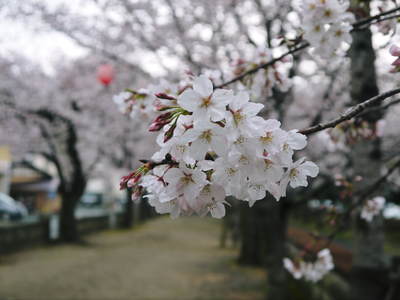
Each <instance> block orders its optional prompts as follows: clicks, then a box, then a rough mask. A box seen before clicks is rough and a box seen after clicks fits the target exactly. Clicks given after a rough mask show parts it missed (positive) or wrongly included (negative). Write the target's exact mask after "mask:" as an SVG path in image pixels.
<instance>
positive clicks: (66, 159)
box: [30, 109, 87, 242]
mask: <svg viewBox="0 0 400 300" xmlns="http://www.w3.org/2000/svg"><path fill="white" fill-rule="evenodd" d="M30 113H31V114H33V115H35V116H37V117H39V118H40V119H42V120H44V121H45V122H43V123H41V124H40V128H41V132H42V135H43V138H44V140H45V141H46V143H47V144H48V148H49V152H50V154H49V155H48V156H47V157H48V158H49V159H50V160H51V161H52V162H53V163H54V164H55V166H56V169H57V172H58V176H59V179H60V185H59V193H60V195H61V200H62V203H61V211H60V239H61V240H62V241H65V242H75V241H77V240H78V239H79V235H78V230H77V224H76V220H75V208H76V205H77V203H78V202H79V199H80V198H81V197H82V195H83V193H84V191H85V188H86V181H87V180H86V175H85V173H84V170H83V164H82V160H81V157H80V155H79V151H78V149H77V146H78V135H77V132H76V128H75V126H74V124H73V123H72V121H71V120H69V119H67V118H65V117H64V116H62V115H60V114H58V113H56V112H52V111H49V110H45V109H41V110H38V111H32V112H30Z"/></svg>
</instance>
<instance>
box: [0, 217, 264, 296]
mask: <svg viewBox="0 0 400 300" xmlns="http://www.w3.org/2000/svg"><path fill="white" fill-rule="evenodd" d="M219 230H220V227H219V224H218V223H217V222H214V221H213V220H208V219H202V218H197V217H196V218H182V219H178V220H174V221H173V220H170V219H169V218H159V219H156V220H154V221H150V222H148V223H146V224H145V225H143V226H142V227H140V228H138V229H135V230H131V231H108V232H103V233H99V234H95V235H92V236H91V237H89V238H88V241H89V244H88V245H87V246H54V247H46V248H39V249H34V250H29V251H25V252H21V253H18V254H15V255H12V256H7V257H5V258H4V257H3V258H2V260H0V300H60V299H63V300H89V299H90V300H92V299H93V300H106V299H107V300H128V299H166V300H167V299H261V298H262V289H263V285H264V280H265V279H264V275H263V272H262V271H261V270H255V269H252V268H242V267H238V266H237V265H236V264H235V263H234V261H235V258H236V255H237V253H236V251H235V250H229V249H219V248H218V234H219Z"/></svg>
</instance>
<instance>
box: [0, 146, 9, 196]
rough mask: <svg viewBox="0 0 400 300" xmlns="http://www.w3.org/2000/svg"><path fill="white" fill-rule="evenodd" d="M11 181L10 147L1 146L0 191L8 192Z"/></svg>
mask: <svg viewBox="0 0 400 300" xmlns="http://www.w3.org/2000/svg"><path fill="white" fill-rule="evenodd" d="M10 181H11V153H10V150H9V148H8V147H6V146H0V193H4V194H8V193H9V191H10Z"/></svg>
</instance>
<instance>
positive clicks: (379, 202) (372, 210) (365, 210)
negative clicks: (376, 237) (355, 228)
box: [360, 196, 386, 222]
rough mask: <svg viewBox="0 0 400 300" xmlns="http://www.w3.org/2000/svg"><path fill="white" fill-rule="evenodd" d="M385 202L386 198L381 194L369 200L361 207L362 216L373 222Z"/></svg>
mask: <svg viewBox="0 0 400 300" xmlns="http://www.w3.org/2000/svg"><path fill="white" fill-rule="evenodd" d="M385 202H386V200H385V198H384V197H381V196H378V197H374V198H372V199H370V200H367V201H366V202H365V204H364V206H363V207H362V209H361V214H360V217H361V218H362V219H364V220H365V221H367V222H371V221H372V220H373V218H374V217H375V216H377V215H379V214H380V212H381V211H382V209H383V207H384V206H385Z"/></svg>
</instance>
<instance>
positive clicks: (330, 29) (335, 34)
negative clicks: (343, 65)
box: [301, 0, 354, 58]
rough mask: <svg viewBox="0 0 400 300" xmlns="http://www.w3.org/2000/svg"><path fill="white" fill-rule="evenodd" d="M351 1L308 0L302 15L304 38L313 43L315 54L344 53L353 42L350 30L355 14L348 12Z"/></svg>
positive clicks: (304, 2)
mask: <svg viewBox="0 0 400 300" xmlns="http://www.w3.org/2000/svg"><path fill="white" fill-rule="evenodd" d="M348 7H349V1H339V0H306V1H303V5H302V8H301V15H302V19H303V30H304V38H305V39H306V40H307V41H308V42H309V43H310V44H311V46H312V48H313V49H314V51H315V54H317V55H318V56H320V57H322V58H331V57H333V56H335V55H341V56H342V55H344V54H345V51H343V50H345V49H344V48H343V46H345V48H346V47H347V46H348V45H349V44H351V40H352V38H351V35H350V31H351V29H352V26H351V23H352V22H353V21H354V16H353V15H352V14H351V13H349V12H347V9H348Z"/></svg>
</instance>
